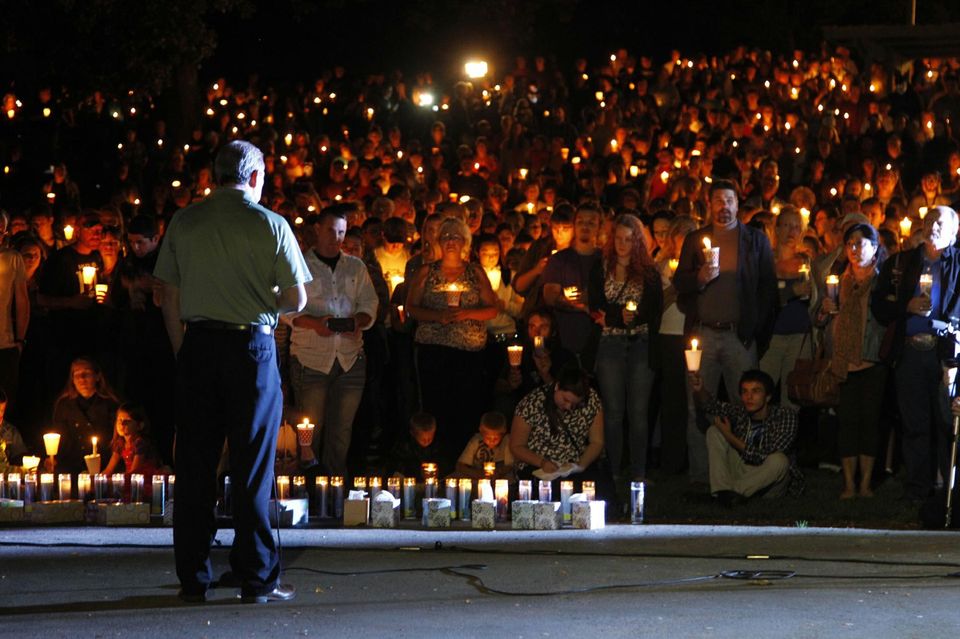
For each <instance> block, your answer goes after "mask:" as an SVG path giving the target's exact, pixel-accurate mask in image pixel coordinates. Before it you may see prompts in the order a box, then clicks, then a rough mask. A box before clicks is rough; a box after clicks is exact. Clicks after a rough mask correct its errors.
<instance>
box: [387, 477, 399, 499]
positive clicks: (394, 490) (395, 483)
mask: <svg viewBox="0 0 960 639" xmlns="http://www.w3.org/2000/svg"><path fill="white" fill-rule="evenodd" d="M387 492H389V493H390V494H391V495H393V498H394V499H400V478H399V477H387Z"/></svg>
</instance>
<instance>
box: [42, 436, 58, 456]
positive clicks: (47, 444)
mask: <svg viewBox="0 0 960 639" xmlns="http://www.w3.org/2000/svg"><path fill="white" fill-rule="evenodd" d="M43 446H44V448H46V449H47V455H49V456H50V457H53V456H54V455H56V454H57V451H58V450H59V449H60V433H46V434H44V436H43Z"/></svg>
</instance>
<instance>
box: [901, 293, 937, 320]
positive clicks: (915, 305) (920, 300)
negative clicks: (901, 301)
mask: <svg viewBox="0 0 960 639" xmlns="http://www.w3.org/2000/svg"><path fill="white" fill-rule="evenodd" d="M931 308H932V306H931V305H930V298H929V297H927V296H926V295H918V296H917V297H914V298H912V299H911V300H910V301H909V302H907V312H908V313H913V314H914V315H924V316H926V315H929V314H930V309H931Z"/></svg>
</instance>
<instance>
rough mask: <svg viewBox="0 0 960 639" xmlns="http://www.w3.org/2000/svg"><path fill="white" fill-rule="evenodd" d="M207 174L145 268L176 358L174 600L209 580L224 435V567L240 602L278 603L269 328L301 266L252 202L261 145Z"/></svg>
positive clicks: (223, 159)
mask: <svg viewBox="0 0 960 639" xmlns="http://www.w3.org/2000/svg"><path fill="white" fill-rule="evenodd" d="M214 173H215V175H216V179H217V183H218V185H219V188H217V190H216V191H214V193H213V194H212V195H210V196H209V197H208V198H206V199H204V200H203V201H201V202H198V203H197V204H194V205H192V206H189V207H187V208H185V209H183V210H181V211H178V212H177V214H176V215H174V217H173V219H172V220H171V222H170V227H169V229H168V231H167V235H166V237H165V239H164V242H163V245H162V246H161V249H160V256H159V258H158V260H157V266H156V269H155V271H154V275H155V276H156V277H157V278H159V279H160V280H162V281H163V282H164V294H163V316H164V322H165V323H166V326H167V332H168V333H169V336H170V342H171V344H172V346H173V351H174V353H175V354H176V355H177V389H176V423H177V434H176V446H175V451H174V455H175V460H176V471H177V477H178V479H179V481H178V482H177V490H176V492H175V494H174V515H173V547H174V555H175V557H176V566H177V577H178V578H179V579H180V585H181V590H180V598H181V599H182V600H183V601H186V602H188V603H201V602H203V601H205V600H206V593H207V590H208V588H210V587H212V582H213V571H212V566H211V563H210V543H211V541H212V539H213V536H214V533H215V532H216V522H215V520H214V506H215V503H216V494H217V482H216V469H217V461H218V459H219V457H220V453H221V450H222V449H223V441H224V439H225V438H226V440H227V443H228V448H229V451H230V475H231V479H232V487H233V495H232V500H233V521H234V528H235V530H236V533H235V536H234V541H233V548H232V550H231V552H230V565H231V568H232V571H233V574H234V575H235V577H236V579H237V580H238V581H239V582H240V584H241V589H240V595H241V600H242V601H243V602H244V603H266V602H267V601H279V600H288V599H292V598H293V597H294V594H295V591H294V589H293V587H292V586H288V585H282V584H280V583H279V578H280V563H279V557H278V555H277V548H276V544H275V542H274V539H273V535H272V534H271V531H270V520H269V516H268V505H269V501H270V495H271V488H272V486H273V460H274V454H275V448H276V442H277V430H278V428H279V426H280V420H281V411H282V404H283V400H282V395H281V392H280V376H279V372H278V370H277V354H276V345H275V342H274V337H273V330H274V328H275V327H276V325H277V319H278V314H279V313H287V312H293V311H300V310H302V309H303V307H304V305H305V304H306V291H305V289H304V284H305V283H306V282H308V281H310V273H309V271H308V270H307V265H306V263H305V262H304V259H303V255H302V254H301V252H300V248H299V247H298V246H297V242H296V240H295V239H294V236H293V233H292V231H291V230H290V227H289V225H288V224H287V222H286V221H285V220H284V219H283V218H282V217H280V216H279V215H277V214H276V213H273V212H272V211H269V210H268V209H266V208H264V207H262V206H260V205H259V204H257V202H259V200H260V195H261V193H262V191H263V183H264V179H265V175H264V162H263V154H262V153H261V152H260V150H259V149H257V147H255V146H254V145H252V144H250V143H249V142H243V141H233V142H230V143H229V144H227V145H226V146H224V147H223V148H222V149H221V150H220V152H219V153H218V154H217V158H216V161H215V164H214Z"/></svg>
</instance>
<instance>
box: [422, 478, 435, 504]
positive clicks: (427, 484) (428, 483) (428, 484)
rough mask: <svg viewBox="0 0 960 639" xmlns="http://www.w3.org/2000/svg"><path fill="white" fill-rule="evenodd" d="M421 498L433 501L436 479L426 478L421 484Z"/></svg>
mask: <svg viewBox="0 0 960 639" xmlns="http://www.w3.org/2000/svg"><path fill="white" fill-rule="evenodd" d="M423 496H424V497H426V498H427V499H433V498H434V497H436V496H437V478H436V477H427V478H426V479H425V480H424V482H423Z"/></svg>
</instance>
